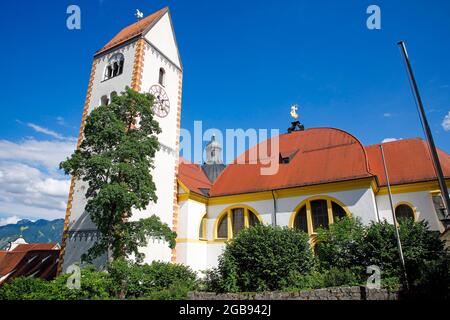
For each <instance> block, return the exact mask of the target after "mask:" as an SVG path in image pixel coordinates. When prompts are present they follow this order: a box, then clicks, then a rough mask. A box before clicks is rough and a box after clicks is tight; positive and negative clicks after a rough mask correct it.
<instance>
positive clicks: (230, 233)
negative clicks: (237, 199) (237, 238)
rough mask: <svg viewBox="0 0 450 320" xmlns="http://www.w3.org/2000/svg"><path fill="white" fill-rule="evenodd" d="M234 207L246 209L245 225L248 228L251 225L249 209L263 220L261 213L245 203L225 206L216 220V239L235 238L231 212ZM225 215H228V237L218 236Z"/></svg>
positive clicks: (260, 220)
mask: <svg viewBox="0 0 450 320" xmlns="http://www.w3.org/2000/svg"><path fill="white" fill-rule="evenodd" d="M233 209H244V227H245V228H248V226H249V221H250V220H249V213H248V211H249V210H250V211H251V212H253V213H254V214H255V216H256V218H258V220H259V222H262V219H261V216H260V215H259V213H258V212H257V211H256V210H255V209H254V208H252V207H250V206H248V205H245V204H236V205H232V206H229V207H227V208H225V209H224V210H222V212H221V213H220V214H219V215H218V216H217V218H216V221H215V222H214V229H213V230H214V235H213V236H214V240H222V241H227V240H231V239H233V222H232V218H231V212H232V210H233ZM225 215H226V216H227V231H228V238H227V239H225V238H219V237H218V232H219V230H218V228H219V223H220V222H221V220H222V218H224V217H225Z"/></svg>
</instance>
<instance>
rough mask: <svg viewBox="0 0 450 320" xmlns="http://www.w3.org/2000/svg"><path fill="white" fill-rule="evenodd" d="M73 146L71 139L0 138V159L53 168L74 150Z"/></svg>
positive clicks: (74, 144) (74, 145)
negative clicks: (15, 140)
mask: <svg viewBox="0 0 450 320" xmlns="http://www.w3.org/2000/svg"><path fill="white" fill-rule="evenodd" d="M75 147H76V143H75V141H74V140H73V139H70V140H65V141H45V140H36V139H34V138H27V139H24V140H22V141H20V142H12V141H8V140H0V160H10V161H14V162H21V163H28V164H32V165H34V166H37V165H39V166H44V167H46V168H47V169H49V170H54V169H57V168H58V165H59V163H60V162H61V161H62V160H65V158H66V157H68V156H69V155H70V154H71V153H72V152H73V150H75Z"/></svg>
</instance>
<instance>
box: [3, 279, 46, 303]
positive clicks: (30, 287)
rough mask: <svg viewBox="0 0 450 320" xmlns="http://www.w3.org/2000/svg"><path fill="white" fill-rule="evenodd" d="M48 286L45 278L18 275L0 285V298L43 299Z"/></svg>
mask: <svg viewBox="0 0 450 320" xmlns="http://www.w3.org/2000/svg"><path fill="white" fill-rule="evenodd" d="M49 292H50V288H49V285H48V283H47V282H46V281H45V280H42V279H40V278H32V277H20V278H16V279H14V281H13V282H12V283H6V284H4V285H2V286H1V287H0V300H44V299H46V298H47V297H48V296H49Z"/></svg>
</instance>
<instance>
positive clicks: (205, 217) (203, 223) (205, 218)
mask: <svg viewBox="0 0 450 320" xmlns="http://www.w3.org/2000/svg"><path fill="white" fill-rule="evenodd" d="M207 221H208V214H207V213H205V214H204V215H203V216H202V217H201V219H200V224H199V226H198V228H197V230H198V231H200V228H202V235H203V237H198V239H199V240H201V241H206V240H208V236H207V234H206V231H207V229H206V224H207Z"/></svg>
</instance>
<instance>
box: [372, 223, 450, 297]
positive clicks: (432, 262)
mask: <svg viewBox="0 0 450 320" xmlns="http://www.w3.org/2000/svg"><path fill="white" fill-rule="evenodd" d="M399 225H400V227H399V233H400V239H401V243H402V248H403V255H404V259H405V265H406V272H407V275H408V282H409V285H410V292H409V294H413V295H426V296H428V297H431V296H436V297H445V296H448V295H449V286H450V271H449V270H450V255H449V252H448V251H447V250H446V249H445V248H444V243H443V242H442V241H441V240H440V239H439V232H436V231H430V230H429V227H428V223H427V222H424V221H419V222H413V221H410V220H402V221H400V223H399ZM363 250H364V255H365V258H366V260H365V263H364V265H366V266H368V265H377V266H379V267H380V269H381V278H382V280H383V279H385V278H395V277H396V278H399V279H402V282H403V283H404V284H405V282H404V277H403V274H404V273H403V269H402V267H401V262H400V257H399V253H398V248H397V242H396V238H395V227H394V225H392V224H390V223H388V222H386V221H384V222H382V223H372V224H371V225H369V226H368V227H367V232H366V235H365V238H364V243H363Z"/></svg>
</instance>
